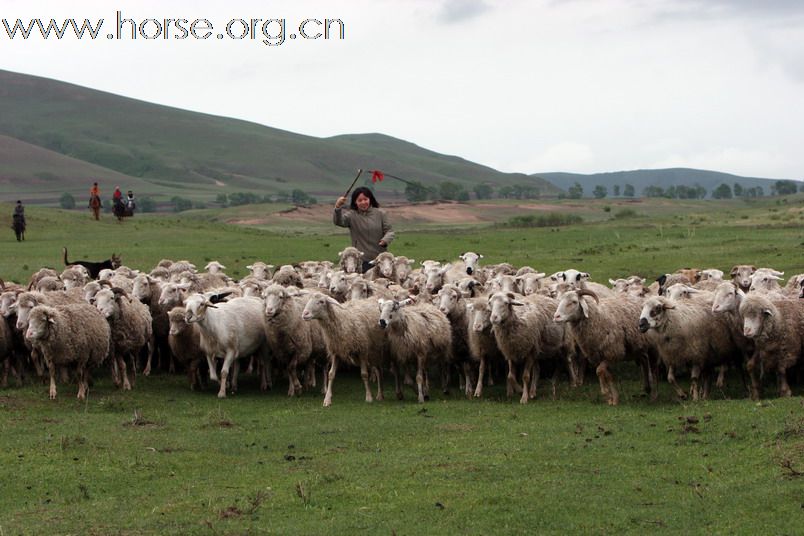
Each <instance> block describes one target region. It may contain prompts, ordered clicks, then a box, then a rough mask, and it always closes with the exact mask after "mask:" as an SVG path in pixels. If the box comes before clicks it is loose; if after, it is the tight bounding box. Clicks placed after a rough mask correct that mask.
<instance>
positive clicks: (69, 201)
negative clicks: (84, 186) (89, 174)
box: [59, 192, 75, 210]
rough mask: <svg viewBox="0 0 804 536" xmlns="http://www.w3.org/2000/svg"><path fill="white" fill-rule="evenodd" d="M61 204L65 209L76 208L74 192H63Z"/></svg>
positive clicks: (60, 199)
mask: <svg viewBox="0 0 804 536" xmlns="http://www.w3.org/2000/svg"><path fill="white" fill-rule="evenodd" d="M59 204H60V205H61V208H63V209H65V210H70V209H74V208H75V197H73V196H72V194H69V193H67V192H64V193H63V194H61V197H60V198H59Z"/></svg>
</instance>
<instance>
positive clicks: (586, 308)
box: [578, 296, 589, 318]
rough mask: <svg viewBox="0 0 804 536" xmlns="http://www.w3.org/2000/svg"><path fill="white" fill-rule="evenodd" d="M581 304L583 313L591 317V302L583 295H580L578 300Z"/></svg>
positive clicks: (585, 316)
mask: <svg viewBox="0 0 804 536" xmlns="http://www.w3.org/2000/svg"><path fill="white" fill-rule="evenodd" d="M578 302H580V305H581V312H582V313H583V317H584V318H589V304H587V303H586V300H584V299H583V296H581V297H580V299H579V300H578Z"/></svg>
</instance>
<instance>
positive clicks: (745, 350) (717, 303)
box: [712, 281, 755, 394]
mask: <svg viewBox="0 0 804 536" xmlns="http://www.w3.org/2000/svg"><path fill="white" fill-rule="evenodd" d="M744 298H745V293H744V292H743V291H742V290H740V287H739V286H738V285H737V284H736V283H734V282H733V281H726V282H722V283H720V284H719V285H718V286H717V288H716V289H715V292H714V293H713V298H712V312H713V313H714V314H715V315H719V316H723V317H724V318H725V319H726V322H727V324H728V326H729V329H730V331H731V336H732V339H733V340H734V344H735V345H736V346H737V348H738V350H739V351H740V357H741V358H742V362H741V363H739V369H740V371H741V372H742V379H743V385H744V386H745V387H746V389H747V388H748V384H747V382H746V375H745V372H746V371H745V369H744V368H743V365H744V364H747V363H748V360H749V359H750V357H751V356H752V355H753V354H754V349H755V344H754V341H753V340H751V339H749V338H748V337H746V336H745V334H744V333H743V319H742V317H741V316H740V312H739V309H740V303H741V302H742V300H743V299H744ZM718 380H719V381H721V379H720V378H718ZM748 392H749V394H752V393H751V391H750V390H749V391H748Z"/></svg>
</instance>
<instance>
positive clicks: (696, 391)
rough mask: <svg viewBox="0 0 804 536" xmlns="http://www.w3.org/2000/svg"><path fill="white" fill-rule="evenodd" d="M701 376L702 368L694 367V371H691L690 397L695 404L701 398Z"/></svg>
mask: <svg viewBox="0 0 804 536" xmlns="http://www.w3.org/2000/svg"><path fill="white" fill-rule="evenodd" d="M700 376H701V366H700V365H693V366H692V369H691V370H690V397H691V398H692V401H693V402H697V401H698V400H699V399H700V397H701V396H700V395H701V391H700V388H699V386H698V378H700Z"/></svg>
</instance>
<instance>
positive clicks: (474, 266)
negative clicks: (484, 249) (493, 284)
mask: <svg viewBox="0 0 804 536" xmlns="http://www.w3.org/2000/svg"><path fill="white" fill-rule="evenodd" d="M459 258H460V259H461V260H462V261H463V262H464V271H465V272H466V275H470V276H475V277H478V278H479V280H480V282H481V283H483V282H485V281H484V279H483V277H484V276H485V274H484V272H483V270H481V269H480V259H482V258H483V255H481V254H479V253H475V252H474V251H467V252H465V253H461V254H460V255H459Z"/></svg>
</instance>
